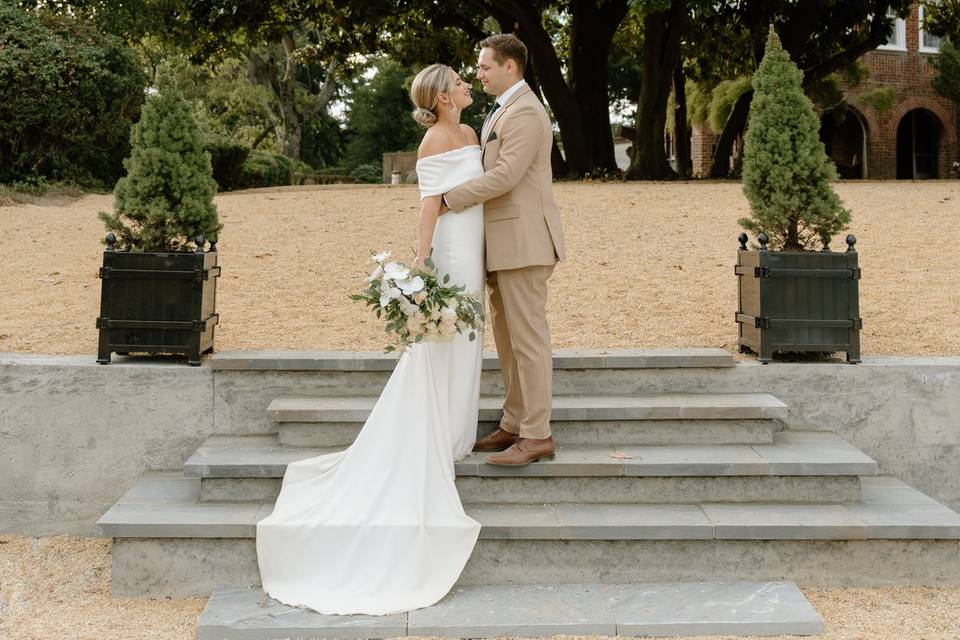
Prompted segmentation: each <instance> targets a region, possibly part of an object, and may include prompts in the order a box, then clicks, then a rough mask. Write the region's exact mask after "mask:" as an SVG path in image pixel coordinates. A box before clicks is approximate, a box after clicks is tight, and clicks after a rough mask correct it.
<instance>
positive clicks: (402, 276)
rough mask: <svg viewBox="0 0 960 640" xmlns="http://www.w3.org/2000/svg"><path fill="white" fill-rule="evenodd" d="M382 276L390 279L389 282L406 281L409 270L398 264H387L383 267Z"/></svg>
mask: <svg viewBox="0 0 960 640" xmlns="http://www.w3.org/2000/svg"><path fill="white" fill-rule="evenodd" d="M383 274H384V277H386V278H390V279H391V280H406V279H407V278H409V277H410V269H407V268H406V267H405V266H403V265H402V264H400V263H399V262H388V263H387V264H386V265H385V266H384V267H383Z"/></svg>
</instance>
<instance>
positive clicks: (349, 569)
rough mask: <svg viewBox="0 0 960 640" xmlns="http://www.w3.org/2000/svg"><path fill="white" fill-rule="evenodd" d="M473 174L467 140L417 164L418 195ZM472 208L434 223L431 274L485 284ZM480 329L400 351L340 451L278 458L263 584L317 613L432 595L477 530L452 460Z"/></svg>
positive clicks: (398, 606)
mask: <svg viewBox="0 0 960 640" xmlns="http://www.w3.org/2000/svg"><path fill="white" fill-rule="evenodd" d="M482 173H483V167H482V165H481V162H480V147H479V146H477V145H470V146H466V147H461V148H459V149H454V150H452V151H447V152H445V153H441V154H437V155H434V156H429V157H426V158H422V159H421V160H419V161H418V162H417V174H418V176H419V182H420V194H421V199H422V198H424V197H427V196H430V195H437V194H441V193H445V192H446V191H449V190H450V189H451V188H453V187H455V186H457V185H459V184H461V183H463V182H465V181H467V180H469V179H471V178H474V177H477V176H479V175H481V174H482ZM483 247H484V239H483V206H482V205H480V206H477V207H473V208H471V209H468V210H466V211H463V212H461V213H447V214H445V215H442V216H440V218H439V219H438V220H437V226H436V230H435V232H434V236H433V260H434V263H435V264H436V267H437V271H438V273H439V274H440V275H441V276H443V275H444V274H447V273H449V274H450V280H451V282H455V283H458V284H462V285H465V286H466V290H467V292H479V293H480V295H481V296H482V295H483V287H484V278H485V270H484V262H483V255H484V253H483V252H484V248H483ZM482 350H483V333H482V332H478V335H477V339H476V340H474V341H472V342H471V341H470V340H469V337H468V336H467V335H466V334H464V335H460V334H457V335H456V336H455V337H454V340H453V341H452V342H438V343H419V344H415V345H413V347H412V348H411V349H410V350H409V351H407V352H405V353H403V354H402V355H401V357H400V360H399V361H398V363H397V366H396V368H395V369H394V371H393V373H392V374H391V376H390V379H389V380H388V381H387V384H386V386H385V387H384V389H383V392H382V393H381V395H380V397H379V399H378V400H377V402H376V404H375V406H374V408H373V411H372V412H371V413H370V416H369V418H367V421H366V423H365V424H364V425H363V428H362V429H361V431H360V433H359V435H358V436H357V438H356V440H355V441H354V442H353V444H352V445H351V446H350V447H348V448H347V449H345V450H344V451H338V452H335V453H329V454H324V455H320V456H316V457H313V458H308V459H305V460H300V461H297V462H294V463H292V464H289V465H288V466H287V470H286V474H285V475H284V477H283V484H282V488H281V491H280V495H279V497H278V498H277V502H276V506H275V507H274V510H273V513H272V514H271V515H269V516H267V517H266V518H264V519H263V520H261V521H260V522H259V523H258V524H257V536H256V545H257V560H258V562H259V565H260V577H261V580H262V584H263V589H264V591H265V592H266V593H267V594H269V595H270V596H271V597H273V598H274V599H276V600H279V601H280V602H283V603H286V604H289V605H292V606H298V607H307V608H309V609H313V610H315V611H318V612H320V613H327V614H355V613H365V614H374V615H382V614H388V613H398V612H403V611H409V610H411V609H418V608H421V607H426V606H429V605H431V604H434V603H435V602H437V601H438V600H440V599H441V598H442V597H443V596H444V595H446V594H447V592H448V591H449V590H450V588H451V587H452V586H453V584H454V583H455V582H456V580H457V578H458V577H459V575H460V573H461V571H462V570H463V567H464V565H465V564H466V562H467V559H468V558H469V557H470V554H471V552H472V551H473V547H474V545H475V543H476V541H477V536H478V535H479V533H480V524H479V523H478V522H477V521H476V520H474V519H473V518H470V517H469V516H467V515H466V513H464V510H463V506H462V504H461V502H460V497H459V495H458V494H457V489H456V486H455V485H454V478H455V474H454V461H455V460H459V459H460V458H462V457H464V456H466V455H467V454H468V453H470V451H471V450H472V449H473V445H474V442H475V440H476V433H477V408H478V403H479V388H480V369H481V363H482V353H483V351H482Z"/></svg>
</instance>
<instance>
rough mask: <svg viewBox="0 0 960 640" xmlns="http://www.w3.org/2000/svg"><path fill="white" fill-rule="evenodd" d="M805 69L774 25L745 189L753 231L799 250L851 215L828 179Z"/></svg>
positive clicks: (756, 99) (748, 141)
mask: <svg viewBox="0 0 960 640" xmlns="http://www.w3.org/2000/svg"><path fill="white" fill-rule="evenodd" d="M802 79H803V72H802V71H800V69H798V68H797V65H795V64H794V63H793V62H792V61H791V60H790V56H789V55H788V54H787V52H786V51H784V50H783V47H782V46H781V45H780V38H778V37H777V34H776V33H775V32H774V31H773V28H772V27H771V29H770V35H769V37H768V38H767V47H766V52H765V53H764V56H763V61H762V62H761V63H760V67H759V68H758V69H757V72H756V73H755V74H754V76H753V100H752V101H751V103H750V121H749V125H748V127H747V133H746V135H745V136H744V151H743V191H744V193H745V194H746V196H747V200H748V201H749V202H750V213H751V217H750V218H741V219H740V220H739V222H740V224H741V226H743V227H744V228H745V229H747V230H748V231H753V232H761V231H763V232H765V233H766V234H767V235H768V236H769V237H770V241H771V248H772V249H774V250H776V249H783V250H788V251H796V250H802V249H812V248H814V247H813V244H814V243H815V242H816V241H817V240H819V241H821V242H822V243H824V244H828V243H829V242H830V239H831V237H832V236H833V235H834V234H836V233H837V232H839V231H840V230H841V229H843V228H844V227H845V226H846V225H847V224H848V223H849V222H850V212H849V211H848V210H847V209H844V208H843V206H841V203H840V198H839V197H838V196H837V194H836V193H835V192H834V191H833V189H832V188H831V187H830V184H829V181H830V180H835V179H836V177H837V171H836V168H835V167H834V166H833V163H832V162H830V159H829V158H827V154H826V152H825V151H824V148H823V143H822V142H821V141H820V135H819V132H820V120H819V119H818V118H817V114H816V112H815V111H814V109H813V103H812V102H811V101H810V98H809V97H807V95H806V94H805V93H804V91H803V87H802V84H801V83H802Z"/></svg>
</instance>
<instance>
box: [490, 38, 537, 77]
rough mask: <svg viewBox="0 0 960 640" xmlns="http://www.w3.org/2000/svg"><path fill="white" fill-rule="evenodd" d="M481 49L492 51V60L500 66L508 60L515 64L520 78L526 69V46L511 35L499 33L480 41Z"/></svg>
mask: <svg viewBox="0 0 960 640" xmlns="http://www.w3.org/2000/svg"><path fill="white" fill-rule="evenodd" d="M480 48H481V49H486V48H489V49H493V59H494V60H496V61H497V64H500V65H502V64H503V63H504V62H506V61H507V58H510V59H511V60H513V61H514V62H516V63H517V68H518V69H519V70H520V75H521V76H522V75H523V73H524V71H525V70H526V68H527V45H525V44H523V42H522V41H521V40H520V38H518V37H517V36H515V35H513V34H512V33H500V34H497V35H495V36H490V37H489V38H485V39H484V40H481V41H480Z"/></svg>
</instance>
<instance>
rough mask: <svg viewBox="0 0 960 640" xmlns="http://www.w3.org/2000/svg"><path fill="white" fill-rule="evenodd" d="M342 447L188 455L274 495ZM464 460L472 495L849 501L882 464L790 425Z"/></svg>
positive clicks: (214, 474) (218, 484) (254, 441)
mask: <svg viewBox="0 0 960 640" xmlns="http://www.w3.org/2000/svg"><path fill="white" fill-rule="evenodd" d="M335 450H336V449H314V448H302V447H290V446H285V445H282V444H280V443H279V440H278V438H277V437H276V436H273V435H266V436H213V437H211V438H209V439H208V440H207V441H206V442H205V443H204V444H203V445H202V446H201V447H200V448H199V449H197V451H196V452H195V453H194V454H193V455H192V456H190V458H189V459H188V460H187V461H186V463H185V464H184V467H183V470H184V474H185V475H187V476H193V477H199V478H202V491H201V499H202V500H203V501H213V502H216V501H250V500H273V499H274V498H275V497H276V495H277V493H279V490H280V479H281V478H282V477H283V475H284V472H285V470H286V465H287V464H288V463H290V462H293V461H295V460H301V459H305V458H310V457H313V456H316V455H319V454H322V453H326V452H330V451H335ZM486 455H487V454H472V455H469V456H467V457H466V458H464V459H462V460H460V461H458V462H457V463H456V465H455V467H456V473H457V476H458V478H457V488H458V491H459V493H460V496H461V499H462V500H463V501H464V502H474V503H500V502H506V503H543V502H604V503H605V502H652V503H685V502H698V501H704V502H758V501H772V502H785V503H839V502H855V501H857V500H858V499H859V495H860V494H859V486H860V483H859V478H858V476H863V475H875V474H876V472H877V464H876V462H874V461H873V460H872V459H870V458H869V457H868V456H866V455H865V454H863V453H862V452H860V451H859V450H858V449H856V448H855V447H853V446H851V445H849V444H848V443H846V442H844V441H843V440H841V439H840V438H838V437H837V436H835V435H834V434H832V433H828V432H822V431H821V432H816V431H814V432H802V431H783V432H780V433H778V434H777V435H776V440H775V442H774V443H772V444H766V445H668V446H640V447H638V446H617V445H608V446H578V445H571V446H560V447H559V448H558V450H557V455H556V458H555V459H554V460H549V461H541V462H538V463H535V464H530V465H528V466H525V467H512V468H511V467H496V466H493V465H488V464H485V463H484V461H483V460H484V458H485V457H486Z"/></svg>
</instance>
